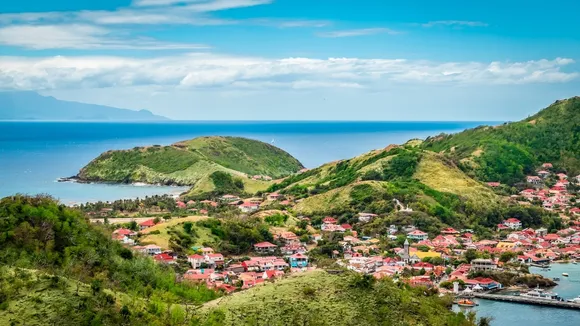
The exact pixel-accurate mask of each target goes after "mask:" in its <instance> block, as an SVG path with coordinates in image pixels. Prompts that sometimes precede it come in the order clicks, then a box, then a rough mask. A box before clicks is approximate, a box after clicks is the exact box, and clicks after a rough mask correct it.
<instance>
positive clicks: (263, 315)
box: [200, 271, 474, 326]
mask: <svg viewBox="0 0 580 326" xmlns="http://www.w3.org/2000/svg"><path fill="white" fill-rule="evenodd" d="M449 306H450V302H446V301H445V300H444V299H441V298H439V297H437V295H436V294H432V293H429V292H428V291H426V290H425V289H423V288H410V287H408V286H406V285H404V284H398V285H396V284H395V283H393V282H392V281H391V280H387V279H385V280H380V281H375V280H374V278H373V277H372V276H362V275H353V274H350V273H346V274H343V275H330V274H327V273H326V272H323V271H314V272H308V273H303V274H298V275H293V276H291V277H289V278H286V279H283V280H280V281H277V282H276V283H274V284H268V285H265V286H260V287H255V288H252V289H249V290H247V291H245V292H241V293H236V294H234V295H232V296H228V297H224V298H223V299H220V300H219V301H218V302H210V303H208V304H206V305H205V306H204V307H203V308H202V309H201V314H202V315H201V317H200V322H201V323H202V324H203V325H321V326H322V325H384V324H385V323H388V324H390V325H450V326H451V325H474V323H473V321H469V320H468V318H467V317H466V316H464V315H463V314H461V313H460V314H455V313H453V312H451V311H449V310H448V307H449Z"/></svg>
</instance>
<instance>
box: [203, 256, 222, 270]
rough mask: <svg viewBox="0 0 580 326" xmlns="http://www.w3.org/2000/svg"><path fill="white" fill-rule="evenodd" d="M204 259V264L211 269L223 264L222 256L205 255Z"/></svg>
mask: <svg viewBox="0 0 580 326" xmlns="http://www.w3.org/2000/svg"><path fill="white" fill-rule="evenodd" d="M204 258H205V262H206V264H207V265H208V266H211V267H218V266H222V265H223V264H224V256H223V255H222V254H207V255H205V256H204Z"/></svg>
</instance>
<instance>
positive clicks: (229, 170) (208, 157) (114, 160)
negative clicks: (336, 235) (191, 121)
mask: <svg viewBox="0 0 580 326" xmlns="http://www.w3.org/2000/svg"><path fill="white" fill-rule="evenodd" d="M301 168H303V166H302V164H301V163H300V162H299V161H298V160H296V159H295V158H293V157H292V156H291V155H290V154H288V153H287V152H285V151H283V150H281V149H279V148H277V147H275V146H272V145H270V144H266V143H263V142H260V141H257V140H251V139H246V138H239V137H199V138H195V139H192V140H188V141H182V142H178V143H175V144H173V145H170V146H158V145H156V146H150V147H136V148H133V149H129V150H117V151H108V152H105V153H103V154H101V155H100V156H99V157H97V158H96V159H94V160H93V161H91V162H90V163H89V164H88V165H87V166H85V167H83V168H82V169H81V171H80V172H79V174H78V175H77V176H76V178H78V179H79V180H81V181H96V182H118V183H132V182H144V183H149V184H173V185H185V186H195V188H194V189H192V193H201V192H210V191H213V190H215V189H218V190H223V191H224V192H232V193H236V192H237V193H240V192H244V191H246V192H256V191H258V190H261V189H262V190H263V189H265V188H267V187H268V186H269V185H271V182H270V181H268V180H271V179H272V178H279V177H283V176H286V175H290V174H292V173H295V172H297V171H298V170H300V169H301ZM255 175H260V176H264V177H263V179H265V180H254V179H252V178H251V177H252V176H255Z"/></svg>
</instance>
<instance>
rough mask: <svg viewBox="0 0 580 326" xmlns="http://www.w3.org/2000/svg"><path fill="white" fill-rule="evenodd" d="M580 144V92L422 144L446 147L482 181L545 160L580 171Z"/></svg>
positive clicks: (512, 175) (509, 177) (517, 174)
mask: <svg viewBox="0 0 580 326" xmlns="http://www.w3.org/2000/svg"><path fill="white" fill-rule="evenodd" d="M579 144H580V97H573V98H570V99H566V100H560V101H556V102H555V103H553V104H552V105H550V106H549V107H547V108H545V109H543V110H542V111H540V112H538V113H537V114H535V115H533V116H531V117H529V118H527V119H524V120H522V121H519V122H513V123H506V124H503V125H500V126H496V127H490V126H481V127H477V128H474V129H469V130H466V131H463V132H460V133H457V134H453V135H445V134H442V135H439V136H435V137H430V138H428V139H427V140H426V141H425V142H424V143H423V148H425V149H429V150H432V151H435V152H441V153H445V154H446V155H448V156H449V157H451V158H452V159H453V160H454V161H455V162H456V163H457V164H459V165H460V166H461V167H462V168H463V169H464V170H465V171H467V172H469V173H470V174H471V175H472V176H474V177H477V178H479V179H480V180H482V181H500V182H503V183H508V184H513V183H516V182H521V181H522V180H523V178H524V177H525V175H527V174H532V173H534V169H535V167H537V166H538V165H539V164H541V163H544V162H551V163H553V164H554V167H555V168H556V169H559V170H563V171H566V172H568V173H569V174H572V175H576V174H578V173H580V145H579Z"/></svg>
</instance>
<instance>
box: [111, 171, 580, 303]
mask: <svg viewBox="0 0 580 326" xmlns="http://www.w3.org/2000/svg"><path fill="white" fill-rule="evenodd" d="M550 169H551V164H549V163H546V164H544V165H543V169H542V170H539V171H538V173H537V174H538V175H537V176H528V177H527V178H526V180H525V182H526V183H527V185H529V186H531V187H530V188H526V189H525V190H522V191H521V192H520V193H519V195H512V196H511V197H510V198H511V199H512V200H515V201H517V202H518V203H520V204H521V205H539V206H541V207H543V209H545V210H548V211H553V212H557V213H558V214H559V216H560V218H561V219H562V221H563V225H564V227H562V228H561V229H560V230H556V232H549V230H548V229H546V228H543V227H540V228H535V229H534V228H530V227H528V226H526V225H523V224H522V222H521V221H520V220H519V219H517V218H507V219H505V220H504V221H503V222H502V223H500V224H498V225H497V229H496V230H494V236H493V238H492V239H477V237H476V236H475V234H474V231H473V230H470V229H461V230H456V229H454V228H452V227H446V228H442V229H441V230H440V231H439V233H438V234H429V233H427V232H425V231H424V230H421V229H419V228H417V227H415V226H413V225H390V226H389V227H388V234H377V235H375V236H359V233H358V232H357V231H356V230H355V229H357V226H358V225H364V224H365V223H369V222H371V221H372V220H373V219H375V218H377V216H378V215H377V214H372V213H365V212H360V213H358V216H357V220H358V222H357V223H355V224H352V225H351V224H348V223H341V222H339V219H338V218H336V217H332V216H327V217H324V218H323V219H322V221H321V223H320V224H319V225H313V224H312V223H311V219H310V218H308V217H305V216H298V217H297V219H298V221H299V222H300V223H301V224H302V225H306V227H305V230H308V232H306V234H301V235H297V234H296V233H294V232H292V230H294V229H293V228H292V229H287V228H286V229H284V228H275V230H274V231H273V232H272V235H273V241H264V242H257V243H253V244H252V249H251V251H250V252H248V253H246V254H245V255H237V256H234V255H230V256H228V255H224V254H222V253H220V252H216V250H215V248H211V247H203V246H195V247H191V248H190V250H189V252H190V253H189V254H187V255H185V256H183V255H181V256H180V255H178V254H176V253H174V252H173V251H172V250H170V248H163V247H161V246H158V245H155V244H146V243H140V241H139V238H140V235H141V234H142V233H146V232H147V229H149V228H151V227H154V226H156V225H162V224H163V223H164V221H162V220H161V219H158V218H157V219H147V220H145V221H142V222H140V223H138V230H130V229H128V228H124V227H122V228H117V229H115V230H114V231H113V239H115V240H117V241H119V242H121V243H123V244H124V245H126V246H128V247H130V248H131V249H132V250H133V251H135V252H138V253H141V254H144V255H150V256H152V258H153V259H154V260H155V261H156V262H158V263H160V264H171V265H179V264H182V265H184V268H185V269H186V270H185V272H183V273H182V275H181V278H182V280H183V281H186V282H196V283H200V284H205V285H207V286H208V287H209V288H215V289H219V290H222V291H224V292H225V293H231V292H234V291H237V290H243V289H248V288H251V287H254V286H257V285H259V284H262V283H264V282H269V281H273V280H275V279H278V278H281V277H284V276H285V275H288V274H291V273H303V272H306V271H308V270H313V269H317V268H321V265H322V264H323V263H322V262H321V260H320V259H319V254H320V252H325V253H326V255H327V256H328V257H329V259H330V261H331V264H330V265H329V263H328V261H325V262H324V265H325V267H328V266H331V267H332V268H333V269H344V270H351V271H354V272H358V273H362V274H366V275H372V276H373V277H375V278H377V279H380V278H384V277H389V278H392V279H394V280H395V281H397V282H404V283H407V284H409V285H410V286H424V287H427V288H436V289H438V290H439V291H440V292H449V291H452V288H453V287H454V286H455V288H454V289H453V290H454V291H458V290H467V291H483V292H486V291H494V290H497V289H501V288H504V287H506V286H510V285H512V284H502V283H501V282H500V281H498V280H497V277H496V278H495V279H494V277H493V275H495V274H498V273H499V274H501V273H508V274H511V275H516V276H522V275H527V274H528V273H529V271H528V268H529V267H530V266H539V267H547V266H549V265H550V264H551V263H554V262H560V261H570V262H576V261H580V218H579V217H580V208H578V207H575V206H574V205H575V204H576V203H578V202H580V198H578V192H577V191H574V192H572V191H568V190H569V189H570V188H571V187H578V186H580V176H576V177H574V178H570V179H569V178H568V176H566V175H565V174H562V173H559V174H554V175H552V173H551V172H549V170H550ZM256 177H260V178H264V177H263V176H256ZM554 177H555V178H557V179H556V180H552V179H554ZM548 182H549V183H553V186H551V187H547V185H546V184H547V183H548ZM488 186H490V187H492V188H493V187H498V186H499V184H498V183H493V182H490V183H488ZM273 204H275V205H276V207H279V208H280V207H281V208H283V207H291V206H292V205H294V204H295V201H294V200H293V199H292V197H290V196H285V195H283V194H280V193H276V192H275V193H268V194H264V195H263V196H262V197H261V198H260V197H258V198H240V197H238V196H235V195H227V194H226V195H222V196H220V197H219V200H215V201H212V200H203V201H199V202H195V201H191V200H190V201H187V202H184V201H183V200H182V199H181V198H177V199H176V205H177V207H178V208H180V209H184V210H189V211H190V212H191V213H195V214H198V215H204V216H207V215H208V214H210V212H211V210H212V209H217V208H219V207H228V208H229V209H237V210H238V211H239V213H240V214H241V215H249V214H254V213H256V212H259V211H261V210H263V209H264V207H271V206H272V205H273ZM396 205H398V206H401V208H400V210H401V211H412V210H411V209H410V208H408V207H405V206H404V205H403V204H402V203H400V202H398V201H397V203H396ZM200 207H206V208H200ZM551 231H554V230H551ZM329 248H331V249H329ZM317 249H318V251H317ZM314 252H317V257H312V253H314ZM550 281H551V280H550ZM540 283H541V282H540ZM540 283H538V284H540ZM546 285H548V284H546ZM457 287H459V289H458V288H457Z"/></svg>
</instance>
